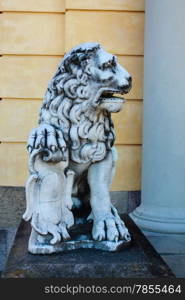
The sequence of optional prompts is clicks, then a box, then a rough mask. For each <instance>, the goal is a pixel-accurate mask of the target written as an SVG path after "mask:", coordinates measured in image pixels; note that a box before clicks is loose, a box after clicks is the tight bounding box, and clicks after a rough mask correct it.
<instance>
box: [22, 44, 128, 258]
mask: <svg viewBox="0 0 185 300" xmlns="http://www.w3.org/2000/svg"><path fill="white" fill-rule="evenodd" d="M131 87H132V77H131V76H130V74H129V73H128V72H127V70H126V69H125V68H123V67H122V66H121V65H120V64H119V62H118V60H117V58H116V57H115V55H113V54H111V53H108V52H106V51H105V50H104V49H103V47H102V46H101V45H100V44H99V43H94V42H88V43H83V44H80V45H78V46H76V47H74V48H73V49H71V50H70V51H69V52H68V53H67V54H65V56H64V58H63V60H62V61H61V63H60V64H59V66H58V68H57V71H56V73H55V75H54V76H53V78H52V79H51V80H50V82H49V84H48V88H47V90H46V93H45V96H44V100H43V103H42V106H41V109H40V114H39V126H38V127H37V128H34V129H33V130H32V131H31V133H30V135H29V138H28V144H27V149H28V152H29V163H28V166H29V174H30V176H29V178H28V180H27V183H26V203H27V205H26V211H25V213H24V215H23V219H24V220H25V221H31V226H32V232H31V236H30V239H29V244H28V250H29V251H30V252H31V253H33V254H40V253H42V254H49V253H53V252H54V251H55V250H56V252H58V251H59V248H58V244H59V243H60V242H61V240H64V241H65V240H69V239H70V232H69V229H70V228H71V227H72V226H73V225H74V224H75V216H74V215H73V209H75V208H78V209H79V208H84V207H85V206H87V203H88V205H89V206H90V208H91V210H90V213H89V216H88V218H87V220H92V222H93V226H92V229H91V234H92V239H93V240H95V241H103V240H107V241H109V242H115V244H113V243H112V244H111V248H112V249H114V250H115V249H116V248H117V247H118V245H117V242H118V240H123V241H124V240H126V241H130V236H129V232H128V230H127V228H126V226H125V224H124V222H123V221H121V219H120V217H119V214H118V212H117V209H116V208H115V207H114V205H113V204H112V203H111V199H110V193H109V189H110V185H111V183H112V180H113V177H114V174H115V170H116V161H117V156H118V155H117V151H116V148H115V147H113V145H114V142H115V132H114V125H113V119H112V118H111V114H112V113H117V112H119V111H121V109H122V108H123V107H124V103H125V100H124V99H123V97H121V96H120V94H121V95H124V94H127V93H128V92H129V91H130V89H131ZM118 94H119V95H118ZM49 236H50V237H51V236H52V238H50V239H48V237H49ZM88 240H89V239H88ZM122 243H123V242H122ZM90 244H91V247H93V244H92V242H90V243H88V245H89V246H90ZM109 244H110V243H109ZM65 245H66V244H65ZM68 245H69V244H68ZM78 245H79V243H78ZM95 245H96V247H97V245H100V244H99V243H95ZM102 245H104V247H105V246H106V247H107V244H105V242H103V244H102ZM73 246H74V245H73ZM119 246H120V244H119ZM71 247H72V244H71ZM108 248H109V249H110V245H109V247H108Z"/></svg>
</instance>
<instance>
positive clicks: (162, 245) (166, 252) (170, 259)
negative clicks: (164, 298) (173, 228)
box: [145, 233, 185, 278]
mask: <svg viewBox="0 0 185 300" xmlns="http://www.w3.org/2000/svg"><path fill="white" fill-rule="evenodd" d="M145 235H146V236H147V238H148V240H149V241H150V243H151V244H152V246H153V247H154V248H155V250H156V251H157V252H158V253H159V254H160V255H161V256H162V258H163V259H164V260H165V262H166V263H167V264H168V265H169V267H170V268H171V270H172V271H173V273H174V274H175V276H176V277H177V278H185V234H171V235H169V234H160V235H157V234H155V235H152V234H151V233H145Z"/></svg>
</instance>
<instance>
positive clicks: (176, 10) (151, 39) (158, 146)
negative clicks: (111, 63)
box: [131, 0, 185, 233]
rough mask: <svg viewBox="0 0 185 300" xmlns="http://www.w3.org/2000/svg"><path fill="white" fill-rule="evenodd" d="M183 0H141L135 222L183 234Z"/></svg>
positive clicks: (184, 147) (184, 203) (184, 210)
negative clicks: (140, 149) (141, 111)
mask: <svg viewBox="0 0 185 300" xmlns="http://www.w3.org/2000/svg"><path fill="white" fill-rule="evenodd" d="M184 11H185V1H184V0H179V1H174V0H163V1H161V0H155V1H154V0H147V1H146V19H145V22H146V23H145V58H144V65H145V72H144V73H145V78H144V121H143V129H144V130H143V165H142V199H141V205H140V206H139V207H138V208H137V209H136V210H135V211H134V212H133V213H132V214H131V217H132V218H133V220H134V221H135V222H136V223H137V225H138V226H139V227H141V228H142V229H144V230H146V231H153V232H161V233H185V88H184V70H185V56H184V54H185V38H184V32H185V18H184Z"/></svg>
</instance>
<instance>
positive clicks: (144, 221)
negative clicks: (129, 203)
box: [130, 207, 185, 234]
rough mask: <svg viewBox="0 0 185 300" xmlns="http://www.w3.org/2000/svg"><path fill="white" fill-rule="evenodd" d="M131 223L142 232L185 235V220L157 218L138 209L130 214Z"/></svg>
mask: <svg viewBox="0 0 185 300" xmlns="http://www.w3.org/2000/svg"><path fill="white" fill-rule="evenodd" d="M130 216H131V218H132V219H133V221H134V222H135V223H136V224H137V226H139V227H140V228H141V229H142V230H144V231H146V232H148V231H149V232H154V233H172V234H184V233H185V219H184V218H180V217H177V218H174V217H167V216H165V217H159V216H155V215H149V214H146V212H143V211H142V210H141V209H140V207H138V208H136V209H135V210H134V211H133V212H132V213H131V214H130Z"/></svg>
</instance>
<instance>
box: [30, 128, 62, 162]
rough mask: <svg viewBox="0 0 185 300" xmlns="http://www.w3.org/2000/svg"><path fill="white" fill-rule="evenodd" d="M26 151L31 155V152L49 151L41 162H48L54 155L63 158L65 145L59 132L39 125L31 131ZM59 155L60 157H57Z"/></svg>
mask: <svg viewBox="0 0 185 300" xmlns="http://www.w3.org/2000/svg"><path fill="white" fill-rule="evenodd" d="M27 149H28V151H29V153H30V154H31V153H32V152H33V150H36V149H37V150H43V151H49V152H48V153H49V154H50V155H49V154H47V155H46V156H45V157H43V160H45V161H48V160H50V156H51V157H55V156H56V154H58V156H61V157H65V154H66V143H65V140H64V137H63V133H62V131H61V130H59V129H56V128H54V127H53V126H51V125H49V124H41V125H40V126H39V127H38V128H35V129H33V130H32V131H31V133H30V135H29V139H28V145H27ZM59 154H60V155H59Z"/></svg>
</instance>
